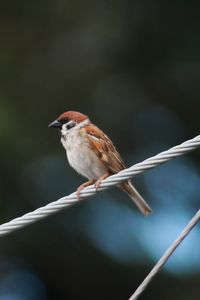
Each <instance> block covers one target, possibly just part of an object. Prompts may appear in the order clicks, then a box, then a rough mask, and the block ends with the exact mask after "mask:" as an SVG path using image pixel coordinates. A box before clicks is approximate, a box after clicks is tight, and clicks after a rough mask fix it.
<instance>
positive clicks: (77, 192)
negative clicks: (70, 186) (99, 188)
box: [76, 179, 97, 200]
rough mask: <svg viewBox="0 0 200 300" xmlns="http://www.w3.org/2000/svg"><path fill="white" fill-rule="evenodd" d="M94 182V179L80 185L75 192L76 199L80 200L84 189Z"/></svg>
mask: <svg viewBox="0 0 200 300" xmlns="http://www.w3.org/2000/svg"><path fill="white" fill-rule="evenodd" d="M96 181H97V180H96V179H92V180H89V181H87V182H85V183H83V184H81V185H80V186H79V188H78V189H77V191H76V195H77V199H78V200H80V193H81V191H82V190H83V189H84V188H85V187H87V186H89V185H92V184H94V183H95V182H96Z"/></svg>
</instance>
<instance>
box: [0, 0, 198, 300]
mask: <svg viewBox="0 0 200 300" xmlns="http://www.w3.org/2000/svg"><path fill="white" fill-rule="evenodd" d="M199 8H200V7H199V2H198V1H158V0H157V1H156V0H154V1H147V0H146V1H145V0H135V1H134V0H132V1H130V0H123V1H122V0H115V1H108V0H107V1H104V0H102V1H100V0H96V1H80V0H75V1H64V0H57V1H55V0H53V1H47V0H46V1H45V0H43V1H39V0H34V1H31V0H29V1H27V0H26V1H25V0H18V1H13V0H7V1H5V0H3V1H1V3H0V39H1V43H0V168H1V169H0V170H1V172H0V218H1V219H0V220H1V221H0V222H1V223H4V222H7V221H9V220H11V219H12V218H15V217H18V216H21V215H22V214H24V213H26V212H29V211H32V210H34V209H36V208H38V207H40V206H43V205H45V204H47V203H49V202H51V201H55V200H56V199H58V198H59V197H62V196H64V195H67V194H69V193H71V192H72V191H74V190H75V189H76V187H77V186H78V185H79V184H80V183H81V182H83V181H84V179H82V178H81V177H80V176H78V175H77V174H76V173H75V172H74V171H73V170H72V169H71V168H70V167H69V166H68V164H67V162H66V157H65V153H64V150H63V149H62V147H61V144H60V141H59V139H60V138H59V134H58V132H57V131H55V130H51V129H49V128H48V127H47V125H48V124H49V123H50V122H51V121H53V120H54V119H55V118H56V117H57V116H58V115H59V114H60V113H62V112H63V111H66V110H78V111H81V112H83V113H86V114H88V115H89V116H90V118H91V120H92V121H94V123H95V124H97V125H98V126H99V127H101V128H102V129H103V130H104V131H105V132H106V133H107V134H108V135H109V136H110V137H111V139H112V140H113V141H114V142H115V144H116V145H117V148H118V149H119V151H120V152H121V154H122V156H123V158H124V160H125V162H126V164H127V165H132V164H134V163H136V162H139V161H141V160H143V159H145V158H147V157H149V156H151V155H154V154H157V153H158V152H160V151H163V150H166V149H168V148H169V147H171V146H173V145H176V144H178V143H181V142H183V141H184V140H187V139H189V138H192V137H194V136H196V135H198V134H199V127H200V125H199V109H200V83H199V79H200V56H199V53H200V38H199V36H200V21H199ZM199 162H200V154H199V151H198V150H197V151H196V152H193V153H191V154H188V155H187V156H185V157H183V158H178V159H176V160H174V161H173V162H172V161H171V162H169V163H167V164H165V165H163V166H160V167H158V168H156V169H154V170H152V171H148V172H146V173H145V174H142V175H140V176H137V177H136V178H135V179H134V181H135V184H136V186H137V188H138V189H139V191H140V192H141V193H142V195H143V196H144V197H145V198H146V200H147V201H148V202H149V203H150V204H151V206H152V207H153V210H154V213H153V214H152V215H151V216H150V217H148V218H144V217H143V216H142V215H141V214H140V213H139V212H138V211H137V210H136V209H135V207H134V205H133V203H132V202H131V201H130V200H129V198H128V197H127V196H126V195H123V194H122V193H121V192H120V191H119V190H117V189H112V190H109V191H106V192H104V193H101V194H99V195H98V196H95V197H92V198H90V199H88V200H86V201H83V202H81V203H79V204H77V205H74V206H73V207H71V208H68V209H65V210H63V211H62V212H60V213H58V214H56V215H53V216H51V217H48V218H46V219H44V220H43V221H40V222H37V223H36V224H34V225H31V226H28V227H27V228H24V229H21V230H19V231H16V232H13V233H12V234H10V235H8V236H6V237H3V238H1V241H0V300H47V299H48V300H53V299H59V300H62V299H69V300H75V299H97V300H98V299H117V300H124V299H128V297H129V296H130V295H131V294H132V293H133V291H134V290H135V288H136V287H137V286H138V285H139V283H140V282H141V281H142V280H143V278H144V277H145V276H146V274H147V273H148V272H149V271H150V269H151V268H152V267H153V265H154V264H155V263H156V261H157V260H158V259H159V258H160V256H161V255H162V254H163V252H164V251H165V250H166V249H167V247H168V246H169V245H170V244H171V243H172V241H173V240H174V239H175V238H176V237H177V236H178V234H179V233H180V231H181V230H182V229H183V227H184V226H185V225H186V223H187V222H188V221H189V219H190V218H191V217H192V216H193V214H194V213H195V212H196V210H197V209H198V208H199V201H200V200H199V199H200V185H199V182H200V168H199ZM199 234H200V230H199V228H195V230H194V231H193V232H192V233H191V234H190V236H189V237H188V238H187V239H186V240H185V241H184V243H183V244H182V245H181V247H180V248H179V249H178V250H177V252H176V253H175V254H174V255H173V257H172V258H171V259H170V261H169V262H168V263H167V265H166V266H165V268H164V269H163V270H162V272H161V273H160V274H159V275H158V276H157V277H156V278H155V279H154V281H153V282H152V284H151V285H150V286H149V287H148V289H147V290H146V291H145V293H144V294H143V295H142V296H141V299H163V300H165V299H172V300H173V299H182V300H184V299H193V300H196V299H199V298H200V243H199V239H200V235H199Z"/></svg>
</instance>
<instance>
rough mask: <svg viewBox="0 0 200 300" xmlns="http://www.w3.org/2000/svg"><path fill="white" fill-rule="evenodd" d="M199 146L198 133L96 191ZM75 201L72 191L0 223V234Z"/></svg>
mask: <svg viewBox="0 0 200 300" xmlns="http://www.w3.org/2000/svg"><path fill="white" fill-rule="evenodd" d="M198 147H200V135H199V136H197V137H195V138H193V139H191V140H188V141H186V142H184V143H182V144H180V145H178V146H175V147H173V148H171V149H169V150H167V151H164V152H161V153H159V154H157V155H156V156H153V157H151V158H148V159H146V160H144V161H143V162H141V163H137V164H135V165H133V166H132V167H130V168H127V169H124V170H122V171H121V172H119V173H117V174H114V175H112V176H110V177H108V178H107V179H105V180H103V181H102V183H101V186H100V187H99V189H98V191H103V190H106V189H108V188H109V187H112V186H114V185H117V184H118V183H119V182H122V181H124V180H126V179H130V178H132V177H133V176H135V175H137V174H139V173H142V172H145V171H146V170H149V169H152V168H154V167H156V166H158V165H160V164H163V163H164V162H167V161H169V160H171V159H173V158H175V157H177V156H180V155H183V154H185V153H187V152H190V151H192V150H194V149H196V148H198ZM96 192H97V191H96V188H95V186H94V185H92V186H89V187H87V188H85V189H84V190H82V191H81V194H80V198H82V199H84V198H87V197H90V196H92V195H94V194H96ZM76 202H77V197H76V193H72V194H71V195H69V196H66V197H63V198H61V199H59V200H57V201H55V202H52V203H49V204H48V205H46V206H43V207H40V208H38V209H36V210H34V211H32V212H30V213H27V214H25V215H23V216H21V217H19V218H15V219H13V220H11V221H10V222H7V223H4V224H2V225H0V236H3V235H6V234H8V233H11V232H13V231H14V230H17V229H19V228H22V227H24V226H26V225H29V224H31V223H34V222H36V221H38V220H40V219H42V218H45V217H47V216H49V215H51V214H53V213H56V212H58V211H60V210H62V209H64V208H66V207H68V206H70V205H72V204H74V203H76Z"/></svg>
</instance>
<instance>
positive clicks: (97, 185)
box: [95, 173, 110, 191]
mask: <svg viewBox="0 0 200 300" xmlns="http://www.w3.org/2000/svg"><path fill="white" fill-rule="evenodd" d="M108 176H110V174H109V173H105V174H104V175H102V176H101V177H99V179H97V180H96V182H95V188H96V191H97V190H98V188H99V187H100V185H101V182H102V180H104V179H106V178H107V177H108Z"/></svg>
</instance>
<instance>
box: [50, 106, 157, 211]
mask: <svg viewBox="0 0 200 300" xmlns="http://www.w3.org/2000/svg"><path fill="white" fill-rule="evenodd" d="M49 127H52V128H58V129H59V130H60V133H61V143H62V145H63V147H64V149H65V150H66V154H67V158H68V162H69V164H70V165H71V167H73V168H74V169H75V170H76V171H77V172H78V173H79V174H81V175H82V176H84V177H86V178H87V179H88V181H87V182H85V183H83V184H82V185H80V187H79V188H78V189H77V198H78V199H79V198H80V192H81V191H82V189H84V188H85V187H86V186H89V185H92V184H95V187H96V189H97V190H98V188H99V186H100V185H101V182H102V180H103V179H105V178H107V177H108V176H110V175H112V174H116V173H118V172H119V171H121V170H123V169H125V164H124V162H123V160H122V158H121V156H120V154H119V152H118V151H117V150H116V148H115V146H114V144H113V143H112V141H111V140H110V139H109V137H108V136H107V135H106V134H105V133H104V132H103V131H102V130H100V129H99V128H98V127H97V126H95V125H94V124H93V123H92V122H91V121H90V119H89V118H88V116H86V115H84V114H82V113H80V112H77V111H67V112H64V113H63V114H61V115H60V116H59V117H58V118H57V119H56V120H55V121H53V122H52V123H50V124H49ZM118 187H119V188H120V189H121V190H123V191H124V192H126V193H127V194H128V195H129V196H130V198H131V199H132V200H133V201H134V203H135V204H136V206H137V207H138V208H139V210H140V211H141V212H142V213H143V214H144V215H148V214H150V213H151V208H150V207H149V205H148V204H147V203H146V202H145V200H144V199H143V198H142V196H141V195H140V194H139V193H138V191H137V190H136V189H135V187H134V186H133V185H132V183H131V181H130V180H127V181H124V182H122V183H120V184H119V185H118Z"/></svg>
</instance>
